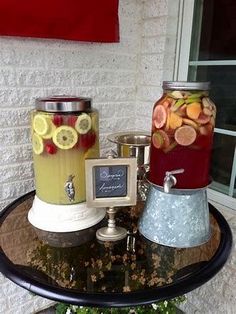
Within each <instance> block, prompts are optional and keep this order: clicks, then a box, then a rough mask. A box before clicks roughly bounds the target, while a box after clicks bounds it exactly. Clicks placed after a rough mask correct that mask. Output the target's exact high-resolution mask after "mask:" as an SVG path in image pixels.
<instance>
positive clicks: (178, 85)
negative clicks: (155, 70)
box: [162, 81, 210, 90]
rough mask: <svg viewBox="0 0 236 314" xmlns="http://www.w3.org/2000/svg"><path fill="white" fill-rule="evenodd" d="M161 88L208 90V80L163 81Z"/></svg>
mask: <svg viewBox="0 0 236 314" xmlns="http://www.w3.org/2000/svg"><path fill="white" fill-rule="evenodd" d="M162 88H163V89H177V90H186V89H187V90H209V89H210V82H185V81H182V82H181V81H179V82H178V81H164V82H163V84H162Z"/></svg>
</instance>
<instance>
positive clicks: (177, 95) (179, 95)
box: [170, 90, 184, 99]
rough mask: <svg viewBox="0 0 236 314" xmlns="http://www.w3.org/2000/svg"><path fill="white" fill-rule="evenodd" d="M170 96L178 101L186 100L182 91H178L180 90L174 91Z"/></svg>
mask: <svg viewBox="0 0 236 314" xmlns="http://www.w3.org/2000/svg"><path fill="white" fill-rule="evenodd" d="M170 96H172V97H174V98H177V99H179V98H184V96H183V94H182V93H181V92H180V91H178V90H175V91H173V92H172V93H171V94H170Z"/></svg>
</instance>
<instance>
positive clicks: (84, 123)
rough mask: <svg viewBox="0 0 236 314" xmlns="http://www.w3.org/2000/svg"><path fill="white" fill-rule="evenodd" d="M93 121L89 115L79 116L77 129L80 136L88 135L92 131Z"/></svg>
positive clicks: (76, 123) (76, 124)
mask: <svg viewBox="0 0 236 314" xmlns="http://www.w3.org/2000/svg"><path fill="white" fill-rule="evenodd" d="M91 126H92V121H91V118H90V116H89V115H88V114H87V113H82V114H81V115H80V116H78V118H77V120H76V122H75V129H76V131H77V132H78V133H79V134H86V133H88V131H89V130H90V129H91Z"/></svg>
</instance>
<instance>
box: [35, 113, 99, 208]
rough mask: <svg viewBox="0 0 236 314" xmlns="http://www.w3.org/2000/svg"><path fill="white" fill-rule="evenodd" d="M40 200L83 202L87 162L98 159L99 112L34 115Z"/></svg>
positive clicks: (37, 190)
mask: <svg viewBox="0 0 236 314" xmlns="http://www.w3.org/2000/svg"><path fill="white" fill-rule="evenodd" d="M31 134H32V145H33V161H34V172H35V186H36V194H37V196H38V197H39V198H40V199H41V200H42V201H45V202H47V203H52V204H60V205H62V204H74V203H80V202H84V201H85V199H86V197H85V195H86V191H85V159H86V158H98V157H99V133H98V112H97V111H96V110H94V109H90V110H89V111H87V112H83V111H80V112H67V113H66V112H54V113H53V112H45V111H40V110H34V111H32V113H31Z"/></svg>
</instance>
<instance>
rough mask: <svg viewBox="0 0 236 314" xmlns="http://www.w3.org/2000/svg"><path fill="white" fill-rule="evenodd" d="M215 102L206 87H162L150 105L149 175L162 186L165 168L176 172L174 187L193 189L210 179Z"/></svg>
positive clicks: (152, 180) (205, 183)
mask: <svg viewBox="0 0 236 314" xmlns="http://www.w3.org/2000/svg"><path fill="white" fill-rule="evenodd" d="M215 116H216V106H215V104H214V103H213V102H212V101H211V100H210V98H209V96H208V91H207V90H196V89H195V90H192V89H191V90H189V89H188V88H186V87H185V89H165V90H164V93H163V95H162V97H161V99H159V100H158V101H157V102H156V103H155V105H154V108H153V115H152V141H151V149H150V176H149V179H150V181H151V182H152V183H154V184H157V185H160V186H163V182H164V177H165V175H166V172H167V171H173V170H177V169H184V172H183V173H180V174H178V175H176V179H177V183H176V186H175V188H180V189H195V188H201V187H204V186H207V185H208V184H209V183H210V178H209V168H210V160H211V150H212V142H213V132H214V126H215Z"/></svg>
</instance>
